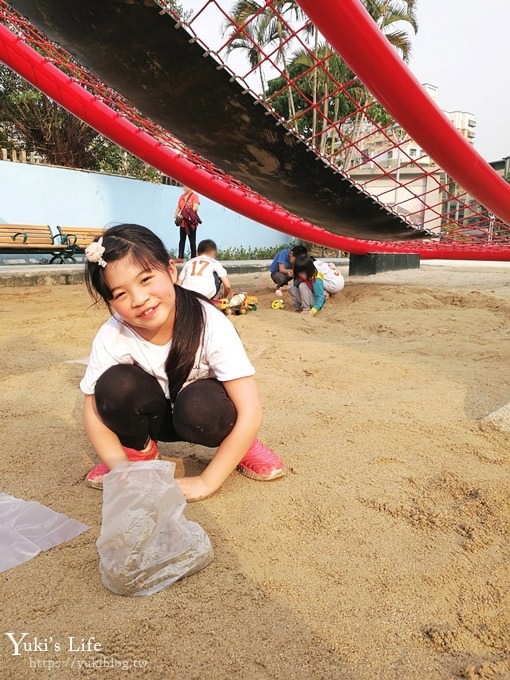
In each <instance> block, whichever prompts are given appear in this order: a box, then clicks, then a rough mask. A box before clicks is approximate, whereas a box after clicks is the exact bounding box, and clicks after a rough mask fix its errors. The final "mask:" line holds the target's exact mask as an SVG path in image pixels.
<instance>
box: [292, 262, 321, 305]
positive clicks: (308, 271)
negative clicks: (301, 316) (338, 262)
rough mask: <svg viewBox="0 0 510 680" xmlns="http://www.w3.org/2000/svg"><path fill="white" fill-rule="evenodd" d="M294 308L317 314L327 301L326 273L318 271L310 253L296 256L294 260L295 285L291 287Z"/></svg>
mask: <svg viewBox="0 0 510 680" xmlns="http://www.w3.org/2000/svg"><path fill="white" fill-rule="evenodd" d="M289 295H290V296H291V298H292V302H293V304H294V309H295V310H296V311H297V312H303V313H306V314H311V315H312V316H315V314H317V312H320V310H321V309H322V308H323V307H324V305H325V303H326V291H325V288H324V275H323V274H321V273H320V272H319V271H317V269H316V267H315V263H314V259H313V258H312V257H310V256H309V255H303V256H301V257H298V258H296V261H295V262H294V285H292V286H290V288H289Z"/></svg>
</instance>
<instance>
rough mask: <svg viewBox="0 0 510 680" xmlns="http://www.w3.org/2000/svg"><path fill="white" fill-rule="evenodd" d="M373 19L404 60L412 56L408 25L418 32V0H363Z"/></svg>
mask: <svg viewBox="0 0 510 680" xmlns="http://www.w3.org/2000/svg"><path fill="white" fill-rule="evenodd" d="M362 2H363V4H364V5H365V7H366V8H367V10H368V13H369V14H370V16H371V17H372V19H373V20H374V21H375V22H376V24H377V25H378V26H379V28H380V29H381V31H382V32H383V33H384V35H385V36H386V38H387V39H388V40H389V42H390V43H391V44H392V45H393V47H395V49H396V50H397V51H398V52H399V53H400V55H401V56H402V59H403V60H404V61H409V58H410V56H411V39H410V37H409V33H408V27H411V29H412V30H413V32H414V33H417V32H418V21H417V18H416V2H417V0H362Z"/></svg>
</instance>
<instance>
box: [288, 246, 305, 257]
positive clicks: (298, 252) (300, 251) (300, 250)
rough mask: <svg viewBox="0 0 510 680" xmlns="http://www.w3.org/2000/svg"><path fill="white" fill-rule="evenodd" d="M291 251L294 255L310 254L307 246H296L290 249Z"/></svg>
mask: <svg viewBox="0 0 510 680" xmlns="http://www.w3.org/2000/svg"><path fill="white" fill-rule="evenodd" d="M290 252H291V253H292V254H293V255H294V257H301V256H304V255H308V248H307V247H306V246H294V247H293V248H291V249H290Z"/></svg>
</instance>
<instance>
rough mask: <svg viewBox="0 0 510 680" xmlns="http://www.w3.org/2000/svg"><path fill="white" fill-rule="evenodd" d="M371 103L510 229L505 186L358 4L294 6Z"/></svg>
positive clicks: (312, 1)
mask: <svg viewBox="0 0 510 680" xmlns="http://www.w3.org/2000/svg"><path fill="white" fill-rule="evenodd" d="M297 3H298V5H300V7H301V8H302V9H303V10H304V11H305V12H306V14H307V15H308V16H309V18H310V19H311V20H312V21H313V23H314V24H315V26H317V28H318V29H319V31H320V32H321V33H322V34H323V35H324V36H325V37H326V38H327V40H328V41H329V42H330V43H331V44H332V45H333V47H334V48H335V50H336V51H337V52H338V53H339V54H340V55H341V56H342V58H343V59H344V60H345V61H346V63H347V64H348V65H349V66H350V68H351V69H352V70H353V71H354V72H355V73H356V74H357V75H358V77H359V78H360V80H361V81H362V82H363V83H364V84H365V85H366V86H367V87H368V89H369V90H370V91H371V92H372V94H373V95H374V97H376V99H378V100H379V102H380V103H381V104H382V105H383V106H384V107H385V108H386V109H387V110H388V111H389V112H390V113H391V114H392V116H393V117H394V118H395V120H397V121H398V123H399V124H400V125H401V126H402V127H403V128H404V130H406V132H407V133H408V134H409V135H410V136H411V137H412V138H413V139H414V140H415V141H416V142H418V144H419V145H420V146H421V148H422V149H423V150H424V151H426V153H427V154H428V155H430V156H431V157H432V158H433V159H434V160H435V161H436V163H438V165H440V166H441V167H442V168H443V170H445V171H446V172H447V173H448V174H449V175H450V176H451V177H453V179H454V180H455V181H456V182H457V183H458V184H460V186H461V187H462V188H463V189H464V190H465V191H467V192H468V193H469V194H470V195H471V196H473V197H474V198H476V200H477V201H479V202H480V203H481V204H482V205H483V206H485V207H486V208H487V209H488V210H491V211H492V212H493V213H494V214H495V215H497V216H498V217H499V218H500V219H501V220H502V221H503V222H506V223H507V224H510V185H509V184H507V183H506V182H505V181H504V179H503V178H502V177H500V176H499V175H498V174H497V173H496V172H495V171H494V170H493V168H491V166H490V165H489V164H488V163H487V162H486V161H485V160H484V159H483V158H482V157H481V156H480V154H479V153H478V152H477V151H475V149H474V148H473V146H472V145H471V144H470V143H469V142H468V141H467V140H466V139H464V137H462V135H461V134H460V133H459V132H458V131H457V130H456V129H455V127H454V126H453V125H452V123H451V122H450V121H449V120H448V118H446V116H445V115H444V113H443V112H442V111H441V110H440V109H439V108H438V107H437V106H436V104H435V103H434V102H433V101H432V99H431V98H430V97H429V96H428V94H427V93H426V92H425V90H424V89H423V87H422V86H421V85H420V83H419V82H418V81H417V80H416V78H415V77H414V75H413V74H412V73H411V71H410V70H409V69H408V67H407V66H406V64H405V63H404V62H403V61H402V59H401V58H400V57H399V55H398V54H397V52H396V51H395V49H394V48H393V47H392V46H391V45H390V43H389V42H388V40H387V39H386V38H385V37H384V35H383V33H382V32H381V31H380V30H379V27H378V26H377V24H376V23H375V22H374V20H373V19H372V17H371V16H370V14H369V13H368V12H367V10H366V9H365V7H363V5H362V4H361V2H360V1H359V0H321V2H317V0H297Z"/></svg>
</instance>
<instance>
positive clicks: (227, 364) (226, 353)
mask: <svg viewBox="0 0 510 680" xmlns="http://www.w3.org/2000/svg"><path fill="white" fill-rule="evenodd" d="M201 304H202V306H203V309H204V312H205V330H204V338H203V342H202V344H201V345H200V346H199V348H198V351H197V354H196V359H195V363H194V365H193V368H192V370H191V372H190V374H189V376H188V379H187V381H186V382H185V384H184V385H183V387H185V386H186V385H189V383H191V382H193V381H195V380H202V379H204V378H216V379H217V380H219V381H220V382H226V381H228V380H236V379H238V378H246V377H247V376H251V375H254V374H255V369H254V368H253V366H252V364H251V362H250V360H249V359H248V356H247V355H246V351H245V349H244V347H243V343H242V342H241V338H240V337H239V335H238V333H237V331H236V329H235V327H234V326H233V324H232V323H231V321H229V320H228V319H227V318H226V317H225V316H224V315H223V314H222V313H221V312H219V311H218V310H217V309H215V308H214V307H213V305H211V304H209V303H206V302H204V303H201ZM171 344H172V341H171V340H170V342H168V343H166V345H155V344H154V343H152V342H149V341H148V340H145V339H144V338H142V336H141V335H139V334H138V333H137V332H136V331H134V330H133V329H132V328H130V327H129V326H128V325H127V324H126V323H124V322H123V321H122V319H121V318H120V317H118V316H117V315H114V316H112V317H111V318H110V319H108V321H106V322H105V323H104V324H103V325H102V326H101V328H100V329H99V331H98V332H97V335H96V337H95V338H94V342H93V343H92V352H91V354H90V357H89V363H88V366H87V370H86V371H85V375H84V376H83V379H82V381H81V383H80V389H81V390H82V392H84V393H85V394H94V390H95V386H96V382H97V380H98V378H99V377H100V376H101V375H102V374H103V373H104V372H105V371H106V370H107V369H108V368H110V367H111V366H115V365H116V364H132V365H135V366H140V368H142V369H143V370H144V371H146V372H147V373H149V374H150V375H152V376H154V377H155V378H156V380H157V381H158V383H159V384H160V385H161V388H162V389H163V392H164V393H165V396H166V398H167V399H168V398H169V397H170V392H169V389H168V378H167V375H166V372H165V362H166V360H167V357H168V353H169V351H170V347H171Z"/></svg>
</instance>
